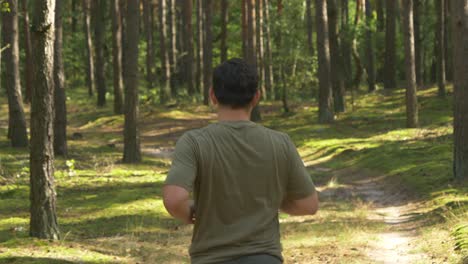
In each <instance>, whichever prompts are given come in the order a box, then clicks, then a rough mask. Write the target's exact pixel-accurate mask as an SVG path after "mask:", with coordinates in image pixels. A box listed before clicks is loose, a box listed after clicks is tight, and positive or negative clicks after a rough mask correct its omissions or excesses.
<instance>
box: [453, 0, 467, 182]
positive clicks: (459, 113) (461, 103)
mask: <svg viewBox="0 0 468 264" xmlns="http://www.w3.org/2000/svg"><path fill="white" fill-rule="evenodd" d="M450 2H451V3H450V4H451V12H450V15H451V20H452V21H451V22H452V30H453V31H452V37H453V38H452V40H453V69H454V78H453V86H454V120H453V132H454V137H455V140H454V156H453V157H454V158H453V162H454V163H453V171H454V176H455V178H456V179H458V180H460V181H463V180H464V181H465V182H466V180H467V179H468V74H467V72H468V60H467V58H468V49H467V47H468V0H456V1H450Z"/></svg>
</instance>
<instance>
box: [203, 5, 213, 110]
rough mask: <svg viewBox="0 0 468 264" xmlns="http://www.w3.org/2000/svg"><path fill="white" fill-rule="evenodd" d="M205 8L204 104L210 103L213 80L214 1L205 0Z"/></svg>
mask: <svg viewBox="0 0 468 264" xmlns="http://www.w3.org/2000/svg"><path fill="white" fill-rule="evenodd" d="M203 10H204V22H203V25H204V32H205V39H204V41H203V43H204V45H203V66H204V73H203V104H205V105H208V104H209V96H208V91H209V89H210V87H211V82H212V80H211V79H212V77H211V76H212V71H213V32H212V24H213V1H212V0H203Z"/></svg>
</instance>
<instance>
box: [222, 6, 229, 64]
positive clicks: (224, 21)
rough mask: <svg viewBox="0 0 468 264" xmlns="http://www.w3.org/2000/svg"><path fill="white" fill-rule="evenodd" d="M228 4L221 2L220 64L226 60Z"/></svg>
mask: <svg viewBox="0 0 468 264" xmlns="http://www.w3.org/2000/svg"><path fill="white" fill-rule="evenodd" d="M228 8H229V2H228V0H221V48H220V49H221V63H222V62H224V61H226V60H227V59H228V55H227V52H228V46H227V25H228V23H229V13H228Z"/></svg>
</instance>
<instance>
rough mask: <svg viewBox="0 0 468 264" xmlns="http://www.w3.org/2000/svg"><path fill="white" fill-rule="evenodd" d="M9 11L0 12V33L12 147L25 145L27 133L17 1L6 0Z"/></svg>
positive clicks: (26, 144)
mask: <svg viewBox="0 0 468 264" xmlns="http://www.w3.org/2000/svg"><path fill="white" fill-rule="evenodd" d="M6 2H7V3H8V4H9V8H10V11H9V12H4V13H3V14H2V35H3V45H2V46H3V47H5V46H7V45H9V48H7V49H6V50H4V52H5V55H4V56H3V58H2V59H3V61H4V65H5V71H4V75H3V76H4V79H5V82H4V83H5V86H6V91H7V97H8V124H9V125H8V136H9V138H10V142H11V146H12V147H20V148H22V147H27V146H28V135H27V131H26V119H25V115H24V109H23V97H22V95H21V83H20V78H21V77H20V70H19V56H20V52H19V43H18V41H19V40H18V38H19V34H18V1H17V0H8V1H6Z"/></svg>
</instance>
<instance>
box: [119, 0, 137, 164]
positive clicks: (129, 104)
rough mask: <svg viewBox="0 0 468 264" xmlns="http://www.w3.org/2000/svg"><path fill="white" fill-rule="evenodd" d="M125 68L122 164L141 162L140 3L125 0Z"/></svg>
mask: <svg viewBox="0 0 468 264" xmlns="http://www.w3.org/2000/svg"><path fill="white" fill-rule="evenodd" d="M126 21H127V34H126V40H125V43H126V45H125V46H126V48H127V61H126V62H127V64H128V65H127V67H125V70H126V72H125V124H124V153H123V162H124V163H136V162H140V161H141V150H140V135H139V131H138V111H139V110H138V42H139V29H140V25H139V24H140V1H139V0H127V14H126Z"/></svg>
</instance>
